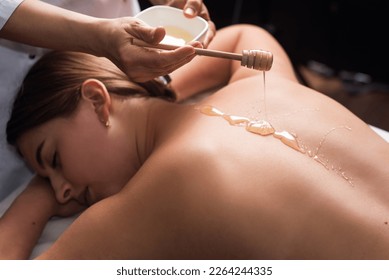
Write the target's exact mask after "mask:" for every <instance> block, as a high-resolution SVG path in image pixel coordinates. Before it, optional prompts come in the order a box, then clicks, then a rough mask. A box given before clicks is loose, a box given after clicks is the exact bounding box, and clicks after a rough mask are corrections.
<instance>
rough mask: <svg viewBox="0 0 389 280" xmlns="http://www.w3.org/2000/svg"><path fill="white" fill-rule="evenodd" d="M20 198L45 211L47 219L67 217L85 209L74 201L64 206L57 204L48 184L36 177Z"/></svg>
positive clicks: (43, 179) (45, 180) (46, 181)
mask: <svg viewBox="0 0 389 280" xmlns="http://www.w3.org/2000/svg"><path fill="white" fill-rule="evenodd" d="M20 197H22V198H23V199H24V200H25V201H30V202H34V204H36V205H37V206H40V207H41V209H42V210H43V209H45V210H44V211H45V212H46V216H47V217H48V218H51V217H53V216H59V217H69V216H72V215H74V214H77V213H79V212H81V211H82V210H84V209H85V208H86V207H85V206H83V205H81V204H79V203H78V202H77V201H76V200H70V201H69V202H67V203H65V204H62V203H59V202H58V201H57V199H56V198H55V193H54V190H53V188H52V187H51V184H50V182H49V181H48V180H47V179H45V178H42V177H40V176H37V175H36V176H35V177H34V178H33V179H32V180H31V181H30V183H29V184H28V186H27V187H26V189H25V190H24V191H23V192H22V193H21V194H20Z"/></svg>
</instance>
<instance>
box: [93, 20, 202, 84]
mask: <svg viewBox="0 0 389 280" xmlns="http://www.w3.org/2000/svg"><path fill="white" fill-rule="evenodd" d="M96 26H97V27H100V28H101V29H102V30H101V33H100V34H105V35H104V38H101V44H100V45H98V46H99V47H97V48H100V51H97V53H100V55H103V56H106V57H108V58H109V59H110V60H111V61H112V62H114V63H115V64H116V65H117V66H118V67H119V68H120V69H121V70H122V71H123V72H124V73H125V74H126V75H127V76H128V77H129V78H130V79H132V80H134V81H136V82H144V81H148V80H151V79H153V78H156V77H158V76H163V75H166V74H169V73H171V72H173V71H174V70H176V69H177V68H179V67H181V66H182V65H184V64H186V63H188V62H189V61H191V60H192V59H193V58H194V57H195V52H194V48H193V47H192V46H190V45H186V46H183V47H180V48H178V49H176V50H172V51H165V50H157V49H151V48H149V49H147V48H143V47H138V46H134V45H131V43H130V38H131V37H134V38H137V39H140V40H142V41H144V42H146V43H149V44H158V43H159V42H160V41H162V39H163V37H164V36H165V34H166V32H165V29H164V28H162V27H156V28H155V27H151V26H149V25H147V24H146V23H144V22H143V21H141V20H139V19H136V18H133V17H125V18H119V19H113V20H108V21H107V22H106V24H104V25H96ZM196 46H197V45H196Z"/></svg>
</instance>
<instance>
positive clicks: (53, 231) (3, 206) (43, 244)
mask: <svg viewBox="0 0 389 280" xmlns="http://www.w3.org/2000/svg"><path fill="white" fill-rule="evenodd" d="M371 128H372V129H373V130H374V131H375V132H376V133H377V134H378V135H380V136H381V137H382V138H384V139H385V140H386V141H387V142H389V132H388V131H385V130H383V129H380V128H377V127H374V126H371ZM23 189H24V185H22V186H20V187H18V188H17V189H16V190H15V191H13V192H12V193H11V194H10V195H9V196H7V197H6V198H5V199H4V200H3V201H1V202H0V215H1V216H2V215H3V214H4V212H5V211H6V210H7V209H8V207H9V206H10V205H11V203H12V201H13V200H14V199H15V198H16V197H17V195H18V194H19V193H20V192H22V190H23ZM76 218H77V216H74V217H69V218H55V219H52V220H50V221H49V223H48V224H47V226H46V228H45V230H44V231H43V234H42V236H41V238H40V239H39V241H38V244H37V245H36V246H35V248H34V250H33V252H32V255H31V259H33V258H35V257H37V256H38V255H40V254H41V253H42V252H44V251H45V250H46V249H47V248H48V247H50V246H51V244H52V243H53V242H54V241H55V240H56V239H57V238H58V237H59V235H60V234H61V233H62V232H63V231H64V230H65V229H66V228H67V227H68V226H69V225H70V224H71V223H72V222H73V221H74V220H75V219H76Z"/></svg>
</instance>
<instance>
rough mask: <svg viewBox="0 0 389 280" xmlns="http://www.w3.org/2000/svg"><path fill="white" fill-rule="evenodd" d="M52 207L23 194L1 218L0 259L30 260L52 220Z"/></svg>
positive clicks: (33, 196) (26, 193)
mask: <svg viewBox="0 0 389 280" xmlns="http://www.w3.org/2000/svg"><path fill="white" fill-rule="evenodd" d="M49 209H50V205H48V204H47V205H46V204H45V203H42V202H41V201H37V200H36V197H35V194H32V193H31V192H30V191H25V192H23V193H22V194H21V195H20V196H19V197H18V198H16V199H15V201H14V202H13V204H12V205H11V207H10V208H9V209H8V210H7V212H6V213H5V214H4V215H3V217H1V218H0V259H8V260H14V259H28V258H29V256H30V255H31V252H32V249H33V248H34V246H35V245H36V243H37V241H38V239H39V237H40V236H41V233H42V231H43V229H44V227H45V225H46V223H47V221H48V220H49V219H50V217H51V214H49V213H50V211H49Z"/></svg>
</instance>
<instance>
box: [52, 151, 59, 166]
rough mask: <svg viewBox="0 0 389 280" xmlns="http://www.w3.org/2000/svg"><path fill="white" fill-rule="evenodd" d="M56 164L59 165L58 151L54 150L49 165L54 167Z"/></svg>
mask: <svg viewBox="0 0 389 280" xmlns="http://www.w3.org/2000/svg"><path fill="white" fill-rule="evenodd" d="M58 166H59V161H58V153H57V152H55V153H54V155H53V159H52V162H51V167H53V168H54V169H55V168H56V167H58Z"/></svg>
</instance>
